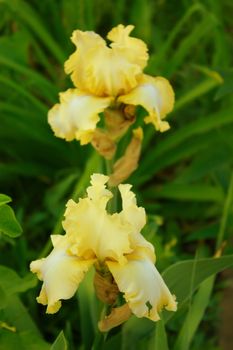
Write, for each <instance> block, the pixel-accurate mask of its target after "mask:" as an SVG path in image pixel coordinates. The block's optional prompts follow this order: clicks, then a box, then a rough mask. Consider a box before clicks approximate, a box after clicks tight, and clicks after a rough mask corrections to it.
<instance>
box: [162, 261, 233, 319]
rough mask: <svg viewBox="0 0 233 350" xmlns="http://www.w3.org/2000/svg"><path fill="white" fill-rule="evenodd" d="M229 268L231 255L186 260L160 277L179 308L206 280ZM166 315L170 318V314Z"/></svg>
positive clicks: (232, 263) (232, 264)
mask: <svg viewBox="0 0 233 350" xmlns="http://www.w3.org/2000/svg"><path fill="white" fill-rule="evenodd" d="M231 266H233V255H226V256H222V257H220V258H205V259H199V260H187V261H181V262H178V263H176V264H174V265H172V266H170V267H169V268H168V269H166V270H165V271H164V272H163V274H162V276H163V278H164V280H165V282H166V284H167V286H168V288H169V289H170V291H171V292H172V293H173V294H175V295H176V298H177V301H178V307H179V308H180V307H181V306H182V305H183V304H184V303H185V301H187V299H188V298H189V297H190V296H191V295H192V293H193V292H194V291H195V290H196V289H197V288H198V286H199V285H200V284H201V283H202V282H203V281H204V280H205V279H206V278H208V277H210V276H212V275H215V274H217V273H218V272H220V271H222V270H224V269H226V268H228V267H231ZM167 315H168V318H170V317H171V316H172V313H169V314H167Z"/></svg>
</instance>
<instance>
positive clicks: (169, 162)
mask: <svg viewBox="0 0 233 350" xmlns="http://www.w3.org/2000/svg"><path fill="white" fill-rule="evenodd" d="M232 14H233V2H232V1H231V0H205V1H200V2H198V1H191V0H189V1H188V0H179V1H175V0H170V1H165V0H158V1H156V0H155V1H152V0H150V1H149V0H132V1H125V0H115V1H113V0H111V1H104V0H96V1H94V0H86V1H84V0H83V1H82V0H41V1H36V0H30V1H29V0H28V1H26V0H25V1H22V0H0V33H1V37H0V66H1V71H0V193H5V194H7V195H9V196H11V197H12V198H13V204H12V206H13V208H14V210H15V213H16V216H17V219H18V221H19V222H20V224H21V226H22V228H23V235H22V236H21V237H19V238H17V239H13V238H12V237H7V236H4V237H3V236H1V238H0V247H1V255H0V263H1V264H2V265H4V266H7V267H9V268H12V269H14V270H16V271H17V273H18V275H19V276H21V277H23V278H28V281H29V282H30V277H28V275H27V273H28V269H29V268H28V266H29V262H30V261H31V260H34V259H36V258H37V257H38V256H39V255H40V256H43V255H44V254H47V253H48V251H49V249H50V245H49V244H48V243H47V242H48V238H49V235H50V234H51V232H53V233H60V232H62V230H61V224H60V222H61V219H62V214H63V212H64V205H65V203H66V201H67V199H68V198H70V197H71V196H72V197H73V198H75V199H77V198H78V197H79V196H80V195H82V194H83V192H84V190H85V187H86V185H87V184H88V182H89V175H90V174H91V173H92V172H93V171H104V170H103V169H104V165H103V164H102V162H101V160H100V158H99V157H98V156H96V155H94V153H93V150H92V148H91V146H83V147H81V146H80V145H79V143H78V142H69V143H68V142H65V141H64V140H60V139H57V138H56V137H54V136H53V133H52V131H51V130H50V127H49V125H48V123H47V111H48V109H49V108H51V106H52V105H53V104H54V103H56V102H57V101H58V92H59V91H63V90H66V89H67V88H68V87H70V86H72V84H71V82H70V80H69V78H68V77H67V76H66V75H65V74H64V71H63V63H64V61H65V60H66V59H67V57H68V56H69V55H70V54H71V53H72V52H73V50H74V47H73V45H72V43H71V41H70V39H69V38H70V36H71V34H72V31H73V30H74V29H81V30H94V31H96V32H98V33H99V34H101V35H102V36H105V35H106V34H107V32H108V31H109V30H110V29H111V28H112V27H113V26H115V25H117V24H119V23H122V24H134V25H135V30H134V32H133V36H137V37H139V38H141V39H143V40H144V41H145V42H146V43H147V44H148V47H149V53H150V61H149V65H148V67H147V68H146V72H148V73H149V74H151V75H161V76H164V77H166V78H168V79H169V80H170V81H171V84H172V86H173V88H174V90H175V93H176V104H175V109H174V111H173V112H172V113H171V114H170V115H169V116H168V118H169V122H170V125H171V129H170V130H169V131H168V132H166V133H163V134H159V133H155V132H154V129H153V127H151V126H144V131H145V138H144V141H143V153H142V157H141V161H140V166H139V168H138V170H137V171H136V172H135V173H134V174H133V175H132V176H131V178H130V179H129V180H128V181H127V182H130V183H132V184H133V186H134V191H135V192H136V193H137V198H138V201H139V204H141V205H143V206H144V207H145V208H146V210H147V213H148V223H149V224H148V226H147V228H146V229H145V230H144V234H145V236H146V237H147V238H148V239H149V240H150V241H151V242H152V243H154V244H155V248H156V253H157V257H158V263H157V265H158V268H159V270H160V271H163V270H164V269H166V268H167V267H168V266H170V265H171V264H173V263H175V262H178V261H180V260H185V259H194V258H195V257H196V259H198V258H202V257H204V258H205V257H211V256H213V254H214V253H215V251H216V248H219V247H220V246H221V242H222V241H223V240H224V241H226V242H227V243H226V245H225V250H224V254H232V253H233V249H232V241H231V237H232V232H233V229H232V227H233V225H232V224H233V209H232V196H233V175H232V174H233V172H232V170H233V168H232V165H233V97H232V93H233V65H232V64H233V16H232ZM139 112H140V111H139ZM123 142H127V139H126V140H123ZM30 283H32V281H31V282H30ZM33 283H34V282H33ZM227 283H228V282H227V281H226V280H223V279H222V278H218V279H217V283H216V284H215V288H214V293H213V294H212V297H211V298H210V294H211V292H212V284H213V281H212V284H211V282H209V289H208V287H206V286H205V287H203V290H204V292H206V293H207V292H208V291H209V295H207V294H206V299H203V297H202V298H201V299H202V301H203V300H204V301H205V302H202V306H201V307H200V309H201V310H202V311H201V312H200V313H199V318H197V321H196V323H195V325H194V326H193V327H194V328H192V329H193V330H194V331H193V332H192V331H191V337H188V338H189V339H188V341H186V342H185V345H184V344H183V343H182V341H179V340H177V339H179V337H178V333H179V330H180V329H181V328H182V324H183V322H184V320H185V319H186V320H187V318H186V317H188V315H189V312H191V311H190V310H191V306H190V305H191V304H190V305H189V306H187V305H186V307H183V308H182V310H181V311H180V312H179V313H177V315H176V316H175V317H174V320H173V319H172V321H171V322H169V324H168V326H167V334H168V335H169V336H168V343H169V345H170V348H171V349H175V350H180V349H181V350H185V349H187V350H188V349H191V350H195V349H201V348H202V347H203V346H205V349H206V350H208V349H209V350H216V349H222V347H220V345H219V326H220V318H219V317H220V316H219V303H220V301H221V298H222V289H223V288H224V286H226V285H227ZM26 289H27V288H26V287H25V290H26ZM38 290H39V287H37V288H34V289H31V290H29V291H27V292H26V293H24V294H23V296H22V300H23V304H22V303H21V302H20V303H21V304H20V306H19V304H17V303H19V300H18V299H17V300H16V301H14V302H15V303H16V304H15V305H16V306H17V305H18V306H17V307H18V309H17V307H16V306H15V308H16V309H17V310H18V314H21V315H22V314H23V312H24V313H25V314H27V316H25V317H26V318H25V319H24V321H23V323H24V325H26V324H27V327H28V328H30V329H31V330H32V329H33V330H34V331H35V333H33V334H34V335H33V337H35V341H34V338H33V337H32V339H33V340H31V343H30V346H29V345H28V343H24V342H25V341H26V340H25V339H26V338H27V337H26V336H25V338H22V337H21V338H20V339H21V340H20V342H22V346H21V348H22V349H38V350H39V349H48V344H47V343H45V342H44V340H41V343H40V342H39V343H38V339H42V336H41V334H43V339H45V340H46V341H47V342H50V343H51V342H53V341H54V339H55V338H56V336H57V334H58V332H59V331H60V330H61V329H63V330H64V331H65V335H66V338H67V340H68V342H69V348H70V349H76V348H78V347H77V345H74V344H81V345H80V349H88V346H89V345H88V341H87V340H86V343H85V334H86V333H85V332H87V331H85V325H81V328H80V319H79V317H80V316H79V312H73V310H74V309H75V308H76V309H77V310H78V306H77V300H76V299H74V298H73V299H72V300H70V301H68V302H66V303H64V305H65V306H64V307H63V308H62V310H61V311H60V312H59V314H57V315H56V316H53V317H51V316H46V315H44V309H42V307H41V306H38V305H37V304H36V301H35V296H36V295H37V294H38ZM22 291H23V290H22ZM0 292H1V290H0ZM204 292H202V294H201V295H202V296H203V294H205V293H204ZM80 293H82V292H80ZM195 300H196V299H195ZM11 305H12V308H13V302H12V304H11ZM20 307H21V308H22V309H20ZM25 307H26V309H27V310H29V314H30V316H29V314H28V313H27V311H26V309H25ZM229 307H230V306H229ZM231 307H232V305H231ZM206 308H207V309H206ZM16 309H15V310H16ZM19 310H21V311H19ZM195 310H197V309H195ZM205 310H208V311H207V312H205ZM79 311H80V313H81V315H82V306H80V305H79ZM1 312H5V314H4V313H3V314H1ZM7 313H8V316H7V317H8V318H9V320H10V321H9V324H12V323H13V321H12V319H13V318H14V317H13V316H12V313H14V310H13V311H12V310H11V311H9V310H8V311H1V310H0V315H2V319H3V320H4V317H5V316H4V315H6V314H7ZM9 315H10V316H9ZM191 315H192V313H191ZM12 317H13V318H12ZM27 317H31V318H32V319H34V323H33V325H32V323H31V320H30V319H28V320H27ZM0 319H1V317H0ZM192 319H193V318H192ZM26 320H27V321H26ZM27 322H28V323H27ZM36 325H37V326H36ZM198 326H199V328H198ZM1 327H2V332H3V333H4V334H3V335H1V333H0V349H4V350H5V349H6V350H8V349H10V350H11V349H15V344H16V343H15V342H16V341H17V342H19V339H18V338H17V339H18V340H15V339H14V340H12V339H13V336H12V334H11V333H13V332H11V331H10V330H8V331H7V332H8V333H9V334H10V335H9V334H8V333H7V335H6V330H5V328H4V327H3V326H1ZM1 327H0V328H1ZM33 327H34V328H33ZM135 327H136V326H135ZM137 327H140V329H141V330H143V327H144V328H145V329H146V331H145V333H143V337H144V338H143V337H142V339H141V338H140V342H138V348H137V349H141V348H142V349H144V348H149V345H148V344H147V343H146V340H145V334H146V335H149V331H148V328H147V323H143V322H142V323H141V326H137ZM38 329H39V330H38ZM80 329H81V330H80ZM197 329H198V331H197V332H196V330H197ZM147 331H148V333H147ZM0 332H1V329H0ZM25 332H27V331H25ZM142 332H143V331H142ZM184 332H185V330H184ZM115 333H116V334H115ZM115 333H114V332H113V335H112V338H111V337H110V338H109V339H110V340H109V341H110V343H109V344H108V345H107V347H106V348H110V347H112V348H113V349H114V346H116V348H119V344H118V343H117V341H116V342H115V343H114V341H112V343H111V339H117V337H116V335H117V331H116V332H115ZM1 337H2V338H1ZM114 337H115V338H114ZM90 338H91V335H90ZM22 339H24V340H22ZM59 339H60V340H58V341H60V342H61V343H62V342H63V341H64V339H63V338H59ZM86 339H87V338H86ZM1 341H2V344H3V345H2V347H1ZM83 341H84V343H85V344H84V345H82V344H83V343H82V342H83ZM37 343H38V344H39V345H38V346H37V345H35V344H37ZM4 344H5V345H4ZM25 344H26V345H25ZM32 344H33V345H32ZM114 344H115V345H114ZM126 344H128V343H126ZM150 344H152V343H150ZM169 345H168V346H169ZM35 346H36V347H35ZM124 346H125V349H130V348H131V347H130V346H129V345H124ZM150 346H151V349H158V350H163V349H165V348H163V347H162V346H160V347H159V345H158V344H157V348H155V347H153V345H150ZM18 347H19V346H18ZM21 348H20V349H21ZM123 348H124V347H123ZM57 349H58V348H57ZM59 349H63V348H59ZM64 349H65V348H64ZM165 350H167V349H165Z"/></svg>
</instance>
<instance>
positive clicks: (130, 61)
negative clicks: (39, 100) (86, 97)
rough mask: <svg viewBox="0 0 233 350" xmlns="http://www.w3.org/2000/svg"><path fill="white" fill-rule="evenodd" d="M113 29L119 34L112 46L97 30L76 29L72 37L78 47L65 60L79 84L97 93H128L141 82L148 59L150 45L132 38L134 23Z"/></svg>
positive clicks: (73, 79)
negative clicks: (147, 46) (108, 44)
mask: <svg viewBox="0 0 233 350" xmlns="http://www.w3.org/2000/svg"><path fill="white" fill-rule="evenodd" d="M116 30H117V31H118V32H119V33H120V35H119V34H114V30H113V32H110V34H109V35H110V37H112V38H115V39H114V40H116V41H115V42H114V43H112V44H111V46H112V47H108V46H107V45H106V43H105V41H104V40H103V39H102V38H101V37H100V36H99V35H97V34H95V33H94V32H82V31H79V30H76V31H74V33H73V35H72V41H73V43H74V44H75V46H76V51H75V52H74V53H73V54H72V55H71V56H70V57H69V59H68V60H67V61H66V62H65V71H66V73H68V74H70V73H71V79H72V81H73V83H74V85H75V86H76V87H78V88H79V89H81V90H83V91H86V92H88V93H90V94H93V95H96V96H118V95H120V94H126V93H128V92H129V91H130V90H131V89H132V88H134V87H135V86H136V85H137V84H138V80H139V78H140V77H141V75H142V68H143V67H144V66H145V64H146V62H147V58H148V57H147V48H146V45H145V44H144V43H143V42H142V41H141V40H139V39H135V38H129V32H130V31H131V30H132V29H131V27H125V29H124V27H123V26H122V28H118V29H116Z"/></svg>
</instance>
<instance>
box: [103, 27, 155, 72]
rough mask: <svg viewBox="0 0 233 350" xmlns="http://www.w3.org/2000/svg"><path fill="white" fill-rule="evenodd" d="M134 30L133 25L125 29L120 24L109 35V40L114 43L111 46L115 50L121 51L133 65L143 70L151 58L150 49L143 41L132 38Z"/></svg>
mask: <svg viewBox="0 0 233 350" xmlns="http://www.w3.org/2000/svg"><path fill="white" fill-rule="evenodd" d="M133 29H134V26H133V25H128V26H126V27H125V26H123V25H122V24H119V25H118V26H117V27H114V28H113V29H112V30H111V31H110V32H109V33H108V35H107V38H108V39H109V40H111V41H112V44H110V46H111V47H112V48H113V49H115V50H119V51H118V52H120V53H121V54H123V55H124V56H125V57H127V58H128V60H129V61H130V62H131V63H134V64H137V65H139V66H140V67H141V68H142V69H143V68H145V67H146V65H147V61H148V58H149V55H148V48H147V46H146V44H145V43H144V41H142V40H141V39H138V38H133V37H130V33H131V32H132V30H133Z"/></svg>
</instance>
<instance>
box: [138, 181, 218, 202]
mask: <svg viewBox="0 0 233 350" xmlns="http://www.w3.org/2000/svg"><path fill="white" fill-rule="evenodd" d="M144 195H146V196H147V197H148V198H150V197H153V198H169V199H175V200H182V201H188V200H191V201H201V202H202V201H216V202H221V201H223V200H224V192H223V189H222V188H221V187H217V186H210V185H205V184H203V183H202V184H200V185H199V184H197V185H196V184H195V185H194V184H190V185H186V184H172V183H171V184H170V183H168V184H166V185H164V186H162V187H154V188H148V189H147V190H145V191H144Z"/></svg>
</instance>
